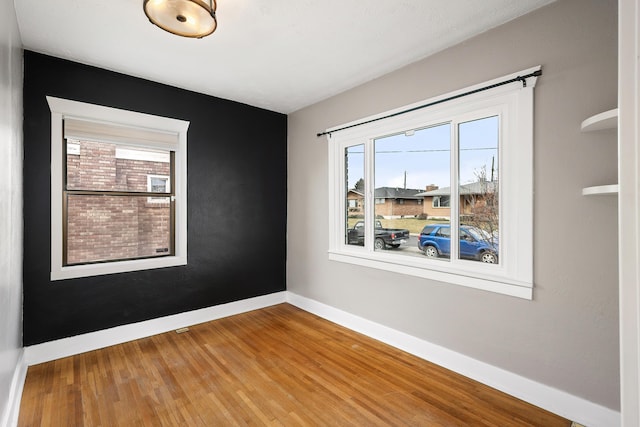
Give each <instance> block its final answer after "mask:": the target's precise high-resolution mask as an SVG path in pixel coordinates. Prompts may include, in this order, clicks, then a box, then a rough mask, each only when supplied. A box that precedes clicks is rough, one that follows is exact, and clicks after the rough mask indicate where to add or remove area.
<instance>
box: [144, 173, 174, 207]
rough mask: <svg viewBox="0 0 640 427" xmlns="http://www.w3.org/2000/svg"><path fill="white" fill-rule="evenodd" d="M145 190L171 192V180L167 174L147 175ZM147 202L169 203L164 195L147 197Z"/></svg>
mask: <svg viewBox="0 0 640 427" xmlns="http://www.w3.org/2000/svg"><path fill="white" fill-rule="evenodd" d="M147 192H149V193H166V194H171V180H170V177H169V176H168V175H147ZM147 202H148V203H169V199H168V198H166V197H148V198H147Z"/></svg>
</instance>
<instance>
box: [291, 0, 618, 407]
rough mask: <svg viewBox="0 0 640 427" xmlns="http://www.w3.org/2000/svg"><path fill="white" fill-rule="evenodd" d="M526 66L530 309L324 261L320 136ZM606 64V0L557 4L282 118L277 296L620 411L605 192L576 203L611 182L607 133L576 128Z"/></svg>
mask: <svg viewBox="0 0 640 427" xmlns="http://www.w3.org/2000/svg"><path fill="white" fill-rule="evenodd" d="M328 60H330V59H328ZM538 64H541V65H542V66H543V72H544V75H543V76H542V77H541V78H540V79H539V80H538V85H537V86H536V89H535V105H536V106H535V142H534V175H535V176H534V185H535V197H534V217H535V219H534V234H535V235H534V281H535V288H534V300H533V301H526V300H521V299H517V298H512V297H507V296H502V295H497V294H493V293H489V292H485V291H479V290H474V289H469V288H464V287H460V286H455V285H449V284H444V283H439V282H435V281H430V280H424V279H419V278H415V277H410V276H404V275H400V274H395V273H389V272H383V271H380V270H373V269H368V268H364V267H359V266H354V265H348V264H343V263H338V262H330V261H328V257H327V252H326V251H327V248H328V211H327V200H328V192H327V181H328V178H327V144H326V140H325V139H324V138H316V136H315V135H316V133H317V132H318V131H322V130H324V129H326V128H328V127H330V126H335V125H339V124H342V123H345V122H348V121H351V120H355V119H358V118H362V117H365V116H367V115H370V114H374V113H379V112H383V111H385V110H388V109H391V108H395V107H399V106H402V105H405V104H409V103H412V102H416V101H420V100H422V99H426V98H429V97H432V96H435V95H439V94H442V93H446V92H448V91H451V90H454V89H458V88H462V87H465V86H467V85H471V84H474V83H478V82H482V81H485V80H489V79H492V78H495V77H499V76H501V75H505V74H508V73H511V72H515V71H518V70H521V69H525V68H528V67H531V66H535V65H538ZM616 65H617V3H616V1H615V0H606V1H604V0H559V1H558V2H556V3H554V4H552V5H549V6H546V7H544V8H542V9H539V10H537V11H535V12H533V13H531V14H529V15H526V16H523V17H521V18H519V19H517V20H514V21H512V22H510V23H507V24H505V25H503V26H500V27H498V28H495V29H492V30H490V31H488V32H486V33H483V34H481V35H480V36H477V37H475V38H473V39H471V40H469V41H466V42H464V43H462V44H460V45H457V46H454V47H452V48H449V49H447V50H445V51H442V52H440V53H438V54H436V55H433V56H431V57H429V58H426V59H424V60H422V61H420V62H417V63H415V64H412V65H410V66H408V67H406V68H403V69H401V70H398V71H396V72H393V73H390V74H388V75H386V76H384V77H382V78H379V79H377V80H374V81H371V82H369V83H367V84H365V85H362V86H359V87H357V88H354V89H352V90H350V91H347V92H345V93H342V94H340V95H338V96H335V97H332V98H330V99H327V100H325V101H323V102H320V103H317V104H315V105H312V106H309V107H307V108H305V109H302V110H300V111H297V112H295V113H293V114H291V115H290V116H289V163H288V166H289V177H288V212H289V215H288V236H289V239H288V251H287V252H288V259H287V275H288V276H287V284H288V285H287V287H288V290H289V291H292V292H294V293H297V294H299V295H302V296H305V297H307V298H312V299H315V300H317V301H320V302H323V303H325V304H329V305H331V306H334V307H337V308H339V309H342V310H345V311H347V312H350V313H352V314H355V315H358V316H361V317H364V318H366V319H370V320H372V321H375V322H378V323H381V324H383V325H386V326H389V327H391V328H394V329H397V330H400V331H402V332H405V333H408V334H411V335H413V336H416V337H418V338H421V339H424V340H426V341H429V342H432V343H435V344H438V345H441V346H444V347H446V348H449V349H451V350H454V351H457V352H460V353H463V354H465V355H467V356H470V357H473V358H475V359H478V360H480V361H483V362H486V363H489V364H491V365H494V366H497V367H500V368H502V369H506V370H508V371H510V372H513V373H516V374H519V375H521V376H524V377H526V378H529V379H532V380H534V381H537V382H539V383H543V384H546V385H549V386H552V387H555V388H557V389H560V390H564V391H566V392H568V393H571V394H573V395H576V396H579V397H582V398H584V399H587V400H590V401H592V402H594V403H598V404H601V405H603V406H606V407H609V408H611V409H616V410H618V409H619V400H620V399H619V373H618V368H619V362H618V355H619V350H618V302H617V296H618V292H617V279H618V278H617V218H616V215H617V210H616V204H617V198H616V197H615V196H599V197H598V196H596V197H583V196H582V195H581V189H582V187H586V186H591V185H601V184H609V183H615V182H616V179H617V178H616V176H617V171H616V164H617V157H616V136H615V132H612V131H609V132H605V133H600V134H584V133H581V132H580V123H581V122H582V120H584V119H585V118H587V117H589V116H591V115H593V114H596V113H599V112H602V111H605V110H608V109H611V108H614V107H615V106H616V102H617V101H616V94H617V81H616V79H617V67H616ZM336 66H340V64H336Z"/></svg>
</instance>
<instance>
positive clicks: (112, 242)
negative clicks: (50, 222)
mask: <svg viewBox="0 0 640 427" xmlns="http://www.w3.org/2000/svg"><path fill="white" fill-rule="evenodd" d="M148 199H149V198H148V197H145V196H95V195H75V194H69V195H68V196H67V224H66V225H67V232H66V242H67V262H66V265H73V264H82V263H91V262H100V261H112V260H122V259H135V258H147V257H156V256H162V255H170V254H172V249H171V237H170V236H171V225H170V224H171V209H170V203H169V197H164V198H163V199H164V200H163V201H162V202H163V203H150V202H149V200H148ZM154 199H156V197H154ZM157 199H160V197H158V198H157Z"/></svg>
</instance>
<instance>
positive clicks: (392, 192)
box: [375, 187, 422, 199]
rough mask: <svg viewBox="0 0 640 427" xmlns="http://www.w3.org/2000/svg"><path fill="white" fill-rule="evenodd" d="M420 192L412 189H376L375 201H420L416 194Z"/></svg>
mask: <svg viewBox="0 0 640 427" xmlns="http://www.w3.org/2000/svg"><path fill="white" fill-rule="evenodd" d="M421 191H422V190H416V189H413V188H397V187H380V188H376V191H375V197H376V199H421V198H422V196H418V194H419V193H420V192H421Z"/></svg>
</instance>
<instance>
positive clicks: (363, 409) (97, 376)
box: [19, 304, 570, 427]
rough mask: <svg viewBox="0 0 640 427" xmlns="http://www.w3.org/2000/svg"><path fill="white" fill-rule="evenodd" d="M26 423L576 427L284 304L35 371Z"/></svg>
mask: <svg viewBox="0 0 640 427" xmlns="http://www.w3.org/2000/svg"><path fill="white" fill-rule="evenodd" d="M19 425H20V426H92V427H93V426H231V425H232V426H236V425H275V426H300V425H311V426H312V425H323V426H324V425H334V426H382V425H384V426H388V425H397V426H410V425H414V426H475V425H479V426H545V427H551V426H569V425H570V422H569V421H568V420H565V419H563V418H560V417H558V416H556V415H554V414H551V413H549V412H546V411H544V410H542V409H539V408H536V407H534V406H532V405H529V404H527V403H525V402H522V401H519V400H517V399H515V398H513V397H510V396H508V395H506V394H504V393H501V392H499V391H496V390H494V389H491V388H489V387H487V386H484V385H482V384H479V383H477V382H475V381H472V380H470V379H468V378H465V377H463V376H460V375H457V374H455V373H453V372H451V371H448V370H446V369H444V368H441V367H438V366H436V365H433V364H431V363H429V362H426V361H424V360H422V359H419V358H417V357H414V356H412V355H409V354H407V353H404V352H402V351H400V350H397V349H395V348H393V347H390V346H387V345H385V344H382V343H380V342H378V341H375V340H372V339H370V338H367V337H365V336H363V335H360V334H358V333H355V332H352V331H350V330H348V329H345V328H343V327H340V326H338V325H336V324H333V323H331V322H328V321H326V320H323V319H321V318H319V317H316V316H314V315H312V314H309V313H307V312H304V311H302V310H299V309H297V308H296V307H293V306H291V305H288V304H281V305H277V306H273V307H269V308H265V309H262V310H257V311H253V312H249V313H244V314H240V315H237V316H232V317H228V318H225V319H220V320H216V321H213V322H208V323H204V324H201V325H196V326H192V327H190V330H189V331H188V332H185V333H182V334H177V333H175V332H169V333H165V334H161V335H156V336H153V337H150V338H145V339H141V340H137V341H133V342H129V343H125V344H120V345H116V346H113V347H109V348H105V349H102V350H96V351H92V352H89V353H84V354H81V355H77V356H73V357H67V358H64V359H60V360H56V361H53V362H48V363H43V364H41V365H36V366H32V367H30V368H29V370H28V373H27V379H26V383H25V387H24V392H23V397H22V404H21V408H20V419H19Z"/></svg>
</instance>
